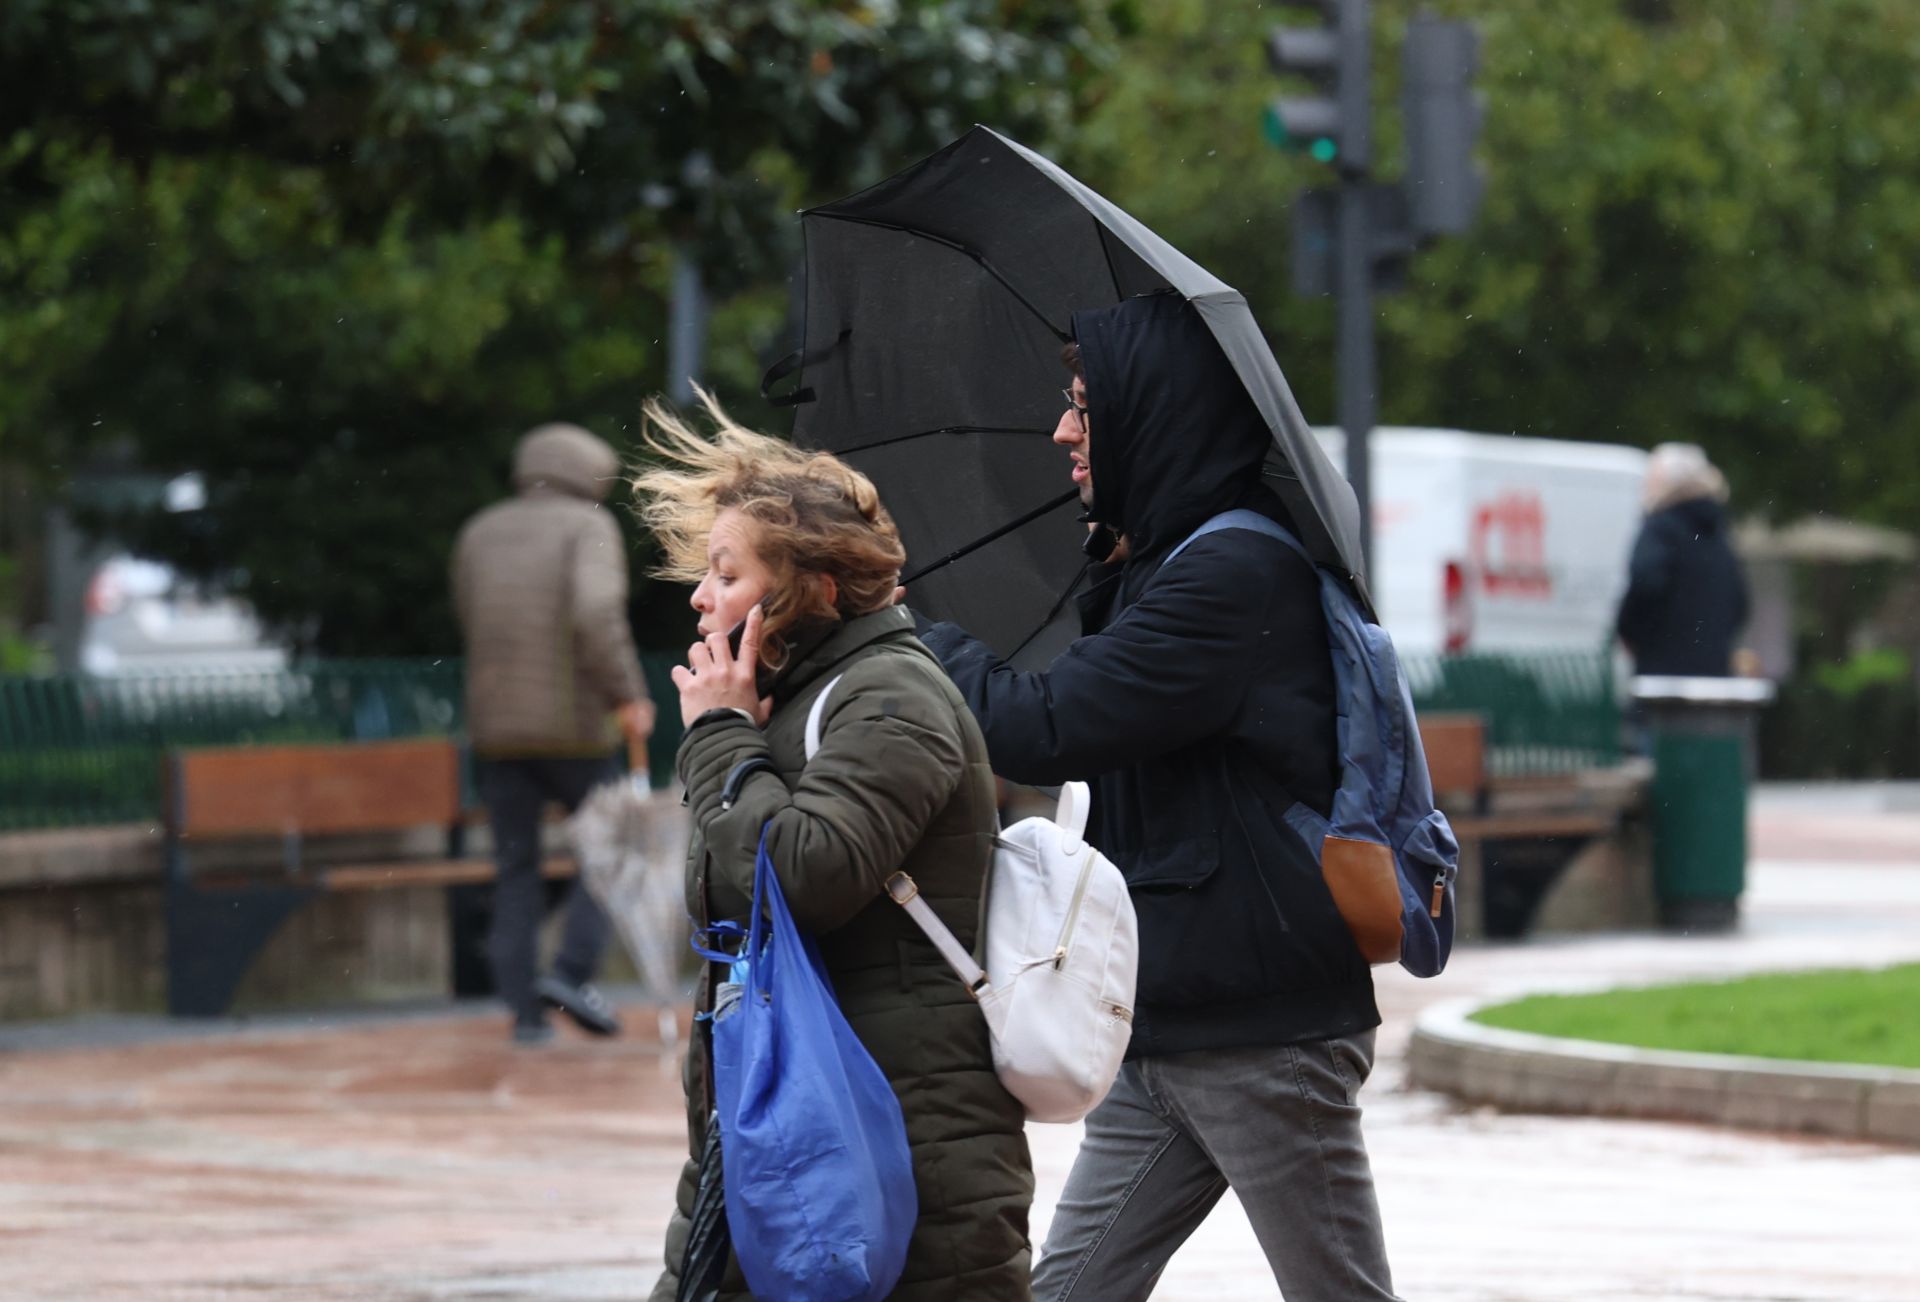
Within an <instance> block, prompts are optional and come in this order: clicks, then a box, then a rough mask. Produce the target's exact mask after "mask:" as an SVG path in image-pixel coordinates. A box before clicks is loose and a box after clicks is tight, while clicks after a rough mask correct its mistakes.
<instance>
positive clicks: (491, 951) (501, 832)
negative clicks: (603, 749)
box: [475, 759, 620, 1022]
mask: <svg viewBox="0 0 1920 1302" xmlns="http://www.w3.org/2000/svg"><path fill="white" fill-rule="evenodd" d="M475 776H476V779H477V781H478V785H479V787H480V798H481V799H482V800H483V801H485V802H486V806H487V821H488V822H489V823H491V824H492V826H493V859H494V864H495V866H496V868H497V870H498V874H499V876H498V880H497V881H496V882H495V884H494V888H493V927H492V930H491V931H489V932H488V934H487V957H488V958H489V959H491V960H492V963H493V983H494V986H495V988H496V989H498V990H499V992H500V997H501V998H502V999H504V1000H505V1001H506V1003H507V1007H509V1008H511V1009H512V1010H513V1014H514V1016H515V1017H516V1018H518V1019H519V1020H520V1021H523V1022H534V1021H539V1020H541V1019H542V1017H543V1016H544V1012H543V1010H542V1008H541V1004H540V1001H539V1000H538V999H537V998H535V997H534V993H533V981H534V974H535V971H536V970H537V969H538V967H539V964H540V955H539V952H538V950H539V943H540V920H541V919H542V918H544V917H545V916H546V912H547V884H546V880H545V879H544V878H543V877H542V876H541V875H540V815H541V812H542V811H543V810H544V809H545V808H546V805H547V802H548V801H553V802H554V803H556V804H559V805H561V806H562V807H564V808H565V809H566V811H567V812H568V813H572V812H573V811H574V810H575V809H578V808H579V807H580V802H581V801H582V800H585V799H586V798H587V793H588V792H590V791H592V790H593V789H594V788H595V787H597V786H599V785H600V784H601V783H602V782H611V781H612V780H613V779H615V778H617V777H619V776H620V771H619V769H618V768H616V767H615V766H614V763H613V761H612V760H610V759H606V760H598V759H504V760H482V761H480V763H479V765H478V772H477V773H476V775H475ZM606 948H607V917H606V915H605V914H604V913H602V912H601V911H600V906H599V905H597V904H595V903H594V902H593V896H591V895H589V894H588V893H587V889H586V887H585V886H583V885H582V884H581V883H580V881H579V880H578V879H577V878H576V879H575V880H574V882H573V883H572V884H571V885H570V886H569V887H568V895H567V920H566V929H565V930H564V931H563V932H562V933H561V937H560V952H559V954H558V955H556V956H555V958H554V962H553V970H554V973H555V975H557V976H559V977H561V978H562V979H563V980H565V981H567V982H568V983H569V984H572V985H579V984H580V983H581V982H582V981H590V980H592V979H593V974H594V972H595V971H597V970H598V969H599V966H600V956H601V954H602V953H604V952H605V950H606Z"/></svg>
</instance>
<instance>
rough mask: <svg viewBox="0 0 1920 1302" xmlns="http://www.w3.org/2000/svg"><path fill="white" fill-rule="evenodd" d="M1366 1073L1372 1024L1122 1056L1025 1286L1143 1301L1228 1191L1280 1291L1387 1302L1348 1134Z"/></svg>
mask: <svg viewBox="0 0 1920 1302" xmlns="http://www.w3.org/2000/svg"><path fill="white" fill-rule="evenodd" d="M1372 1070H1373V1032H1372V1031H1364V1032H1362V1033H1360V1034H1358V1035H1350V1036H1343V1037H1341V1038H1339V1039H1334V1040H1315V1041H1309V1042H1307V1043H1305V1044H1290V1045H1279V1046H1272V1047H1261V1048H1254V1049H1217V1050H1205V1051H1201V1052H1197V1053H1182V1054H1174V1055H1171V1056H1169V1057H1165V1058H1143V1059H1139V1060H1137V1061H1134V1062H1129V1063H1127V1064H1126V1065H1125V1066H1124V1067H1122V1068H1121V1069H1120V1078H1119V1079H1118V1080H1117V1081H1115V1082H1114V1086H1113V1092H1112V1093H1110V1094H1109V1095H1108V1096H1107V1099H1106V1101H1105V1102H1104V1103H1102V1104H1101V1105H1100V1106H1099V1107H1098V1108H1095V1109H1094V1111H1093V1113H1092V1115H1090V1116H1089V1117H1088V1118H1087V1135H1086V1139H1085V1141H1084V1142H1082V1143H1081V1145H1080V1153H1079V1156H1077V1157H1076V1158H1075V1159H1074V1162H1073V1172H1072V1174H1070V1175H1069V1176H1068V1177H1067V1187H1066V1190H1065V1191H1064V1192H1063V1193H1062V1194H1061V1196H1060V1205H1059V1207H1058V1209H1057V1210H1056V1211H1055V1212H1054V1217H1053V1226H1052V1228H1051V1230H1050V1231H1049V1233H1048V1234H1047V1245H1046V1248H1045V1250H1044V1251H1043V1252H1042V1253H1041V1256H1040V1265H1039V1267H1038V1268H1037V1269H1036V1270H1035V1271H1034V1277H1033V1295H1034V1297H1035V1298H1036V1299H1039V1300H1040V1302H1064V1299H1067V1298H1074V1299H1080V1300H1082V1302H1127V1300H1128V1299H1135V1298H1145V1297H1148V1296H1150V1295H1151V1294H1152V1292H1153V1289H1154V1286H1155V1285H1156V1284H1158V1283H1159V1281H1160V1274H1161V1272H1162V1271H1164V1270H1165V1269H1166V1267H1167V1262H1168V1261H1169V1260H1170V1259H1171V1258H1172V1257H1173V1254H1174V1252H1175V1251H1176V1250H1177V1249H1178V1248H1179V1247H1180V1245H1181V1244H1182V1243H1184V1242H1186V1240H1187V1236H1188V1235H1190V1234H1192V1233H1193V1231H1194V1230H1195V1229H1197V1228H1198V1227H1199V1225H1200V1222H1201V1221H1203V1220H1205V1219H1206V1216H1207V1213H1208V1212H1209V1211H1211V1210H1213V1206H1214V1204H1215V1203H1217V1202H1219V1201H1220V1195H1221V1194H1223V1193H1225V1192H1226V1191H1227V1190H1228V1188H1232V1190H1233V1191H1234V1193H1235V1195H1237V1196H1238V1197H1239V1199H1240V1205H1241V1206H1242V1207H1244V1208H1245V1209H1246V1213H1247V1218H1248V1219H1249V1220H1250V1221H1252V1223H1253V1231H1254V1233H1255V1234H1256V1235H1257V1236H1258V1237H1259V1239H1260V1246H1261V1248H1262V1249H1263V1250H1264V1251H1265V1252H1266V1254H1267V1263H1268V1265H1270V1266H1271V1267H1272V1268H1273V1278H1274V1281H1275V1282H1276V1283H1277V1284H1279V1286H1280V1292H1281V1295H1282V1296H1284V1297H1286V1298H1287V1299H1289V1302H1323V1300H1325V1302H1334V1300H1337V1302H1362V1300H1368V1299H1370V1300H1378V1299H1392V1298H1393V1297H1394V1293H1393V1280H1392V1277H1391V1275H1390V1273H1389V1271H1388V1269H1387V1250H1386V1244H1385V1242H1384V1240H1383V1238H1382V1235H1381V1230H1380V1207H1379V1203H1378V1202H1377V1201H1376V1200H1375V1198H1374V1193H1373V1171H1372V1168H1371V1167H1370V1166H1369V1165H1368V1163H1367V1149H1366V1145H1365V1143H1364V1142H1363V1141H1362V1139H1361V1137H1360V1107H1359V1103H1358V1095H1359V1093H1360V1086H1361V1085H1362V1084H1363V1083H1364V1082H1365V1081H1366V1079H1367V1075H1368V1073H1369V1072H1371V1071H1372Z"/></svg>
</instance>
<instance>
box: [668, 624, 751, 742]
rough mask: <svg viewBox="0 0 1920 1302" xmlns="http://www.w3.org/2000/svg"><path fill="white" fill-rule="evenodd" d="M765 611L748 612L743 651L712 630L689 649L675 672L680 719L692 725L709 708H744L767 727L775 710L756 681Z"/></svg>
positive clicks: (742, 641)
mask: <svg viewBox="0 0 1920 1302" xmlns="http://www.w3.org/2000/svg"><path fill="white" fill-rule="evenodd" d="M764 615H765V612H764V611H763V610H762V609H761V608H760V607H759V606H755V607H754V608H753V609H752V610H750V611H748V612H747V627H746V629H745V630H744V631H743V632H742V633H741V635H740V654H739V655H738V656H736V655H734V654H733V648H731V647H729V646H728V645H727V635H726V634H725V633H710V634H708V635H707V638H706V640H705V641H702V642H695V643H694V644H693V645H692V646H690V647H688V648H687V663H686V664H685V665H684V666H681V667H677V668H675V669H674V671H673V685H674V686H675V687H677V688H679V689H680V722H681V723H682V724H691V723H692V722H693V721H694V720H695V719H697V718H699V717H700V716H701V715H703V714H705V713H706V712H707V711H708V710H745V711H746V712H747V714H748V715H750V716H751V717H752V719H753V721H754V723H756V724H758V725H759V726H760V727H763V728H764V727H766V724H767V718H768V716H770V715H771V714H772V713H773V701H772V699H771V698H762V697H761V695H760V692H759V688H758V687H757V686H756V684H755V683H754V673H755V670H756V669H758V667H759V664H760V621H761V619H762V618H763V617H764Z"/></svg>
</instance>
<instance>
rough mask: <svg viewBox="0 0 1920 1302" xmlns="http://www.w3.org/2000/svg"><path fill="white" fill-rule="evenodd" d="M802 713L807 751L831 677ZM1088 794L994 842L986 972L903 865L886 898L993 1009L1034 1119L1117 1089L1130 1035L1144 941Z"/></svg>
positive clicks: (999, 1047) (998, 1066)
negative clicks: (1092, 841) (1092, 836)
mask: <svg viewBox="0 0 1920 1302" xmlns="http://www.w3.org/2000/svg"><path fill="white" fill-rule="evenodd" d="M839 681H840V680H839V679H838V678H836V679H834V680H833V682H830V683H828V684H827V687H826V690H825V691H823V692H821V693H820V695H819V696H818V697H817V698H816V699H815V700H814V703H813V710H812V712H811V713H809V714H808V716H807V732H806V746H807V758H808V759H812V758H813V755H814V752H815V751H817V750H818V749H819V748H820V721H821V716H822V714H823V713H824V711H825V708H826V701H827V697H828V696H829V695H831V694H832V692H833V688H834V683H837V682H839ZM1091 803H1092V797H1091V795H1090V793H1089V792H1088V790H1087V784H1086V783H1084V782H1069V783H1066V784H1065V785H1064V786H1062V787H1061V789H1060V807H1059V809H1058V811H1057V812H1056V814H1055V816H1054V817H1053V818H1052V819H1046V818H1024V819H1022V820H1020V821H1019V822H1018V823H1015V824H1014V825H1013V826H1012V827H1010V828H1007V829H1006V830H1005V831H1003V832H1001V833H1000V835H999V836H997V837H996V838H994V849H993V864H992V867H991V869H990V872H989V875H988V879H987V934H986V956H987V965H986V970H985V971H982V970H981V968H980V964H979V963H977V962H976V961H975V960H974V956H973V955H972V954H970V953H968V952H967V950H966V948H965V947H964V946H963V945H961V943H960V942H959V940H958V939H956V938H955V936H954V934H953V933H952V932H951V931H949V930H948V929H947V926H946V924H945V923H943V922H941V921H940V919H939V918H938V917H936V916H935V915H934V912H933V910H932V909H931V908H930V907H928V905H927V902H926V901H925V900H923V899H921V898H919V895H920V888H919V887H918V886H916V885H915V884H914V881H913V878H911V877H909V876H907V874H905V873H903V872H897V873H895V874H894V875H893V876H891V877H889V878H888V879H887V883H886V889H887V894H888V895H889V896H890V897H891V898H892V899H893V901H894V903H896V904H899V905H900V906H901V907H903V908H905V909H906V911H907V914H908V916H909V917H911V918H912V919H913V920H914V922H915V923H917V924H919V927H920V929H921V930H922V931H924V932H926V934H927V939H928V940H931V941H932V942H933V943H934V946H935V948H937V949H938V950H939V951H940V953H941V956H942V957H944V958H945V959H946V960H947V962H948V964H949V965H951V966H952V968H953V970H954V971H955V972H956V973H958V974H959V977H960V980H961V981H963V982H965V983H966V987H967V989H968V990H969V991H970V992H971V993H972V994H973V996H974V998H975V999H978V1000H979V1001H980V1007H981V1010H982V1011H983V1012H985V1013H986V1016H987V1028H988V1030H989V1031H991V1032H992V1038H993V1067H994V1071H995V1072H996V1073H997V1074H998V1075H999V1077H1000V1083H1001V1084H1002V1085H1005V1086H1006V1087H1007V1092H1008V1093H1009V1094H1011V1095H1013V1096H1014V1097H1015V1098H1016V1099H1019V1100H1020V1102H1021V1103H1022V1104H1023V1105H1024V1106H1025V1107H1026V1109H1027V1117H1028V1119H1029V1120H1032V1121H1078V1120H1080V1118H1082V1117H1084V1116H1086V1115H1087V1113H1089V1112H1091V1111H1093V1109H1094V1107H1095V1106H1096V1105H1098V1104H1099V1102H1100V1100H1102V1099H1104V1098H1105V1097H1106V1096H1107V1091H1108V1090H1109V1089H1111V1088H1112V1087H1113V1078H1114V1077H1115V1076H1116V1075H1117V1074H1118V1073H1119V1071H1120V1060H1121V1059H1122V1058H1123V1057H1125V1056H1126V1052H1127V1041H1128V1039H1129V1037H1130V1036H1131V1035H1132V1034H1133V983H1134V974H1135V970H1136V968H1137V966H1138V963H1139V957H1140V936H1139V928H1138V925H1137V923H1136V922H1135V921H1134V916H1133V900H1132V898H1131V897H1130V896H1129V895H1128V894H1127V883H1126V879H1125V878H1123V877H1122V876H1121V875H1120V870H1119V869H1118V868H1116V867H1114V865H1113V863H1112V861H1110V860H1109V859H1108V858H1107V857H1106V856H1105V855H1103V854H1101V853H1100V852H1099V851H1098V850H1096V849H1094V848H1093V847H1092V846H1090V845H1088V844H1087V842H1086V839H1085V833H1086V828H1087V813H1088V810H1089V808H1090V807H1091Z"/></svg>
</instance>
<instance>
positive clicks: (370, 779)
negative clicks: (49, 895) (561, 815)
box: [170, 739, 460, 837]
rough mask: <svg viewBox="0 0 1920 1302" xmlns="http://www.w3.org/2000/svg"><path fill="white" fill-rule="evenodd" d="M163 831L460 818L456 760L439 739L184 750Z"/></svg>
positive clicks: (379, 827) (341, 827)
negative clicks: (345, 744)
mask: <svg viewBox="0 0 1920 1302" xmlns="http://www.w3.org/2000/svg"><path fill="white" fill-rule="evenodd" d="M172 780H173V782H174V783H175V788H174V795H175V799H174V800H173V801H172V802H170V804H171V811H170V824H171V830H172V831H173V832H174V833H175V834H176V835H184V836H187V837H195V836H200V837H225V836H247V835H262V834H265V835H275V834H282V835H284V834H290V833H298V834H301V835H308V836H311V835H325V834H327V833H335V832H385V831H400V830H403V829H405V828H409V827H419V826H421V825H423V824H429V823H431V824H437V825H441V826H450V825H452V824H453V823H454V821H455V820H457V819H458V818H459V817H460V762H459V752H458V751H457V750H456V748H455V747H454V744H453V743H452V742H450V741H446V740H444V739H424V740H411V741H383V742H361V743H356V744H353V745H350V746H343V745H340V744H337V743H336V744H332V745H318V746H245V747H220V748H217V749H211V750H186V751H181V752H179V753H178V754H177V755H176V756H175V759H174V764H173V772H172Z"/></svg>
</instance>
